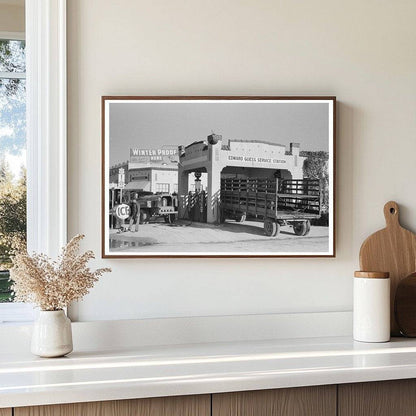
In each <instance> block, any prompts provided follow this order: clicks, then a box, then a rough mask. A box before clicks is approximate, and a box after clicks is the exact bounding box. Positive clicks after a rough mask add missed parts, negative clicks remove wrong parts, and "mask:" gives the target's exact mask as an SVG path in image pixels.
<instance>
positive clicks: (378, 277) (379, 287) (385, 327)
mask: <svg viewBox="0 0 416 416" xmlns="http://www.w3.org/2000/svg"><path fill="white" fill-rule="evenodd" d="M353 308H354V311H353V320H354V330H353V336H354V339H355V340H356V341H361V342H387V341H389V340H390V278H389V273H386V272H355V273H354V304H353Z"/></svg>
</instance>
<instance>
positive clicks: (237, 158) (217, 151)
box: [178, 134, 306, 223]
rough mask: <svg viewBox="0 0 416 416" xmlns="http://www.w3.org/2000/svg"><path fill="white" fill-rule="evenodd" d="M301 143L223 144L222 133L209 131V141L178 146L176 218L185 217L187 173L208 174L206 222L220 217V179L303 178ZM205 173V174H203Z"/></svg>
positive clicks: (236, 141)
mask: <svg viewBox="0 0 416 416" xmlns="http://www.w3.org/2000/svg"><path fill="white" fill-rule="evenodd" d="M299 150H300V146H299V144H298V143H291V144H290V150H289V152H286V146H284V145H281V144H275V143H271V142H267V141H260V140H252V141H243V140H229V141H228V144H223V141H222V136H220V135H216V134H212V135H210V136H208V140H207V141H206V142H205V141H200V142H194V143H192V144H190V145H188V146H186V147H180V148H179V164H178V166H179V168H178V194H179V197H180V201H179V218H185V217H186V211H187V198H188V190H189V174H190V173H195V172H196V173H206V174H207V180H208V183H207V188H206V192H207V195H206V196H207V222H208V223H216V222H218V221H219V219H220V212H219V201H220V191H221V178H227V177H236V178H250V177H253V178H281V179H303V162H304V160H305V159H306V158H305V157H302V156H299ZM204 176H205V175H204Z"/></svg>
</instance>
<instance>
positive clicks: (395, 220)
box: [384, 201, 401, 228]
mask: <svg viewBox="0 0 416 416" xmlns="http://www.w3.org/2000/svg"><path fill="white" fill-rule="evenodd" d="M399 212H400V210H399V206H398V205H397V202H394V201H389V202H387V204H385V205H384V218H385V219H386V227H387V228H388V227H401V225H400V221H399Z"/></svg>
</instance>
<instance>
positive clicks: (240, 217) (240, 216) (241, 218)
mask: <svg viewBox="0 0 416 416" xmlns="http://www.w3.org/2000/svg"><path fill="white" fill-rule="evenodd" d="M246 218H247V216H246V214H237V215H236V217H235V220H236V221H237V222H244V221H245V220H246Z"/></svg>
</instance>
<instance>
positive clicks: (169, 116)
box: [109, 101, 329, 165]
mask: <svg viewBox="0 0 416 416" xmlns="http://www.w3.org/2000/svg"><path fill="white" fill-rule="evenodd" d="M109 122H110V165H113V164H115V163H119V162H123V161H126V160H128V159H129V157H130V148H141V149H158V148H162V147H163V146H166V145H174V146H177V145H184V146H187V145H188V144H191V143H192V142H195V141H201V140H205V139H206V138H207V136H208V135H209V134H211V132H214V133H216V134H220V135H222V138H223V143H224V144H226V143H227V142H228V140H229V139H238V140H265V141H269V142H273V143H279V144H283V145H286V146H288V145H289V143H290V142H298V143H300V145H301V150H323V151H328V142H329V140H328V134H329V122H328V104H327V103H293V102H292V103H277V104H276V103H270V102H268V103H265V102H245V103H230V102H226V103H223V102H221V103H218V102H216V103H196V102H191V103H190V102H178V101H176V102H175V103H158V102H153V103H140V102H139V103H131V102H123V103H111V104H110V118H109Z"/></svg>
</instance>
